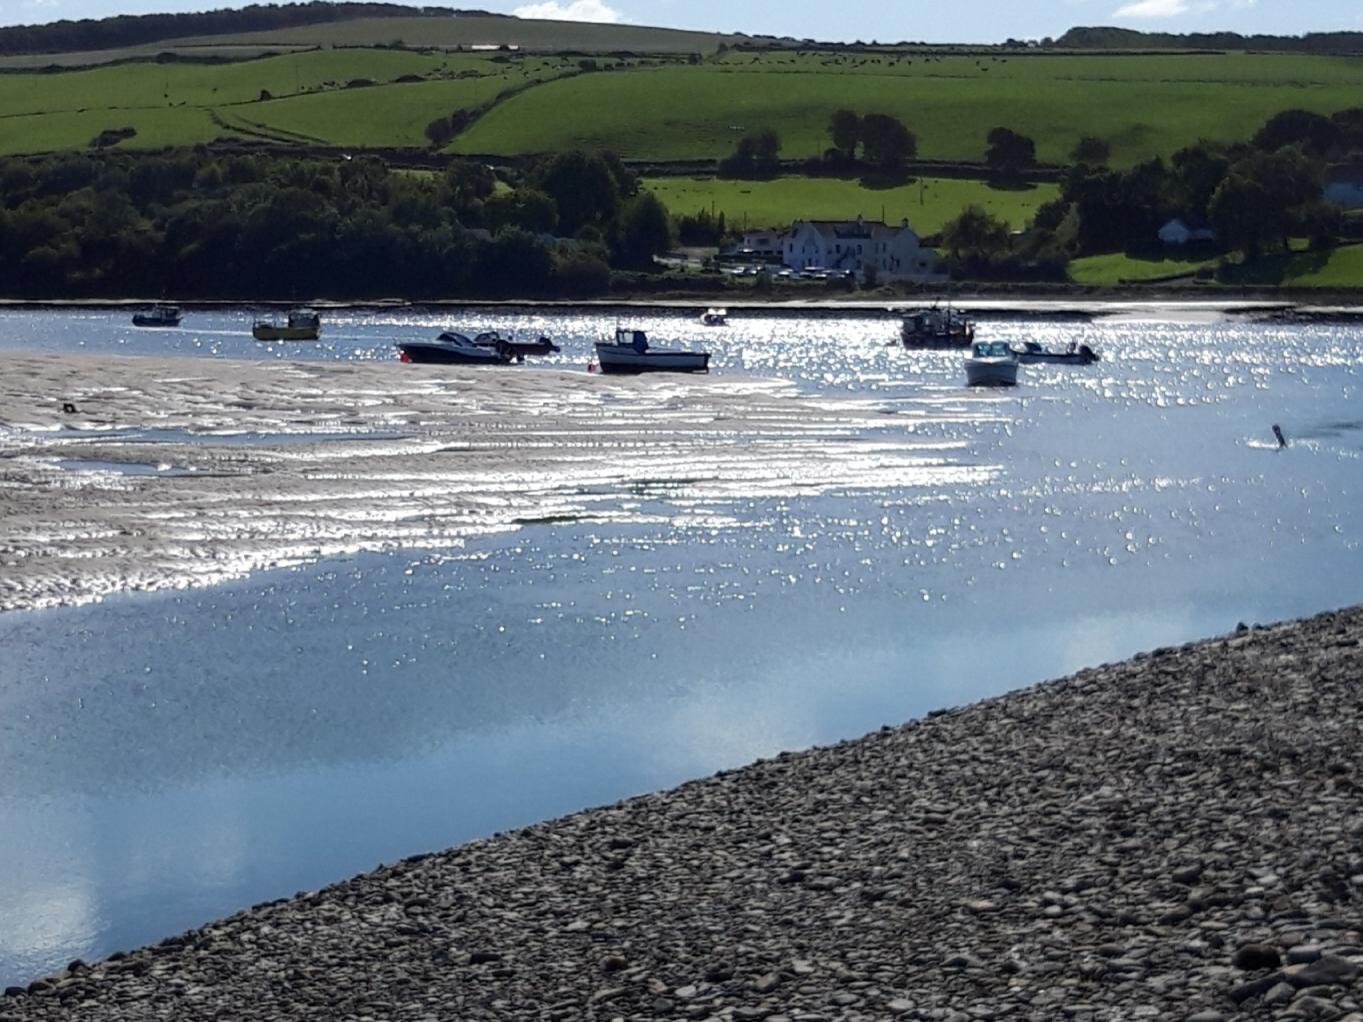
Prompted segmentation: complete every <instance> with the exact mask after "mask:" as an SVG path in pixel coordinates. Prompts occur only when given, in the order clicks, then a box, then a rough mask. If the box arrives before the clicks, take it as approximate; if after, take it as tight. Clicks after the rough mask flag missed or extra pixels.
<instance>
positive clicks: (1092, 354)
mask: <svg viewBox="0 0 1363 1022" xmlns="http://www.w3.org/2000/svg"><path fill="white" fill-rule="evenodd" d="M1013 351H1014V353H1015V354H1016V355H1017V357H1018V361H1019V362H1021V363H1022V364H1023V365H1030V364H1032V363H1043V364H1049V365H1067V366H1086V365H1089V364H1090V363H1092V362H1097V361H1100V360H1101V358H1102V356H1100V355H1099V354H1098V352H1096V351H1094V350H1093V349H1092V348H1090V347H1089V346H1088V345H1087V344H1074V343H1073V342H1071V343H1070V346H1069V348H1068V349H1067V350H1065V351H1047V350H1046V349H1045V348H1043V347H1042V346H1041V345H1040V344H1038V343H1037V342H1036V341H1023V342H1022V346H1021V347H1019V348H1014V349H1013Z"/></svg>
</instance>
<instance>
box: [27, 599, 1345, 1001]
mask: <svg viewBox="0 0 1363 1022" xmlns="http://www.w3.org/2000/svg"><path fill="white" fill-rule="evenodd" d="M1360 639H1363V610H1360V609H1353V610H1348V611H1342V612H1338V613H1329V614H1324V615H1321V616H1318V617H1314V618H1311V619H1308V620H1303V621H1298V622H1293V623H1287V624H1281V625H1275V626H1271V627H1262V628H1261V627H1258V626H1255V627H1246V626H1244V625H1241V626H1239V627H1237V628H1236V630H1235V631H1234V632H1233V633H1231V634H1228V635H1226V636H1224V637H1221V638H1216V639H1212V640H1209V641H1205V642H1201V643H1197V644H1191V645H1187V646H1183V647H1180V648H1165V649H1158V650H1155V651H1153V652H1151V653H1148V654H1142V655H1140V656H1137V657H1135V658H1134V659H1132V660H1130V661H1127V662H1124V663H1120V664H1115V665H1103V666H1100V667H1096V668H1093V669H1088V670H1084V671H1082V672H1080V673H1078V674H1075V675H1073V676H1071V677H1068V678H1064V679H1061V680H1058V681H1052V682H1048V683H1045V684H1041V685H1038V686H1036V687H1034V688H1030V689H1026V690H1022V691H1018V692H1013V693H1010V694H1008V695H1005V696H1001V697H998V698H994V699H991V700H987V701H984V702H980V703H977V704H974V705H971V706H968V707H965V708H961V709H950V710H945V711H942V712H939V713H935V714H932V715H930V716H929V717H928V718H926V719H922V720H917V721H913V722H910V723H908V724H904V725H902V726H898V727H886V728H882V729H881V730H880V731H878V732H875V733H872V734H870V735H867V736H865V737H863V738H860V739H857V740H853V741H848V742H844V743H841V744H838V745H835V746H831V747H827V748H819V749H814V750H810V751H807V752H801V753H793V754H789V753H788V754H782V755H779V756H777V757H775V758H773V759H768V760H764V761H759V762H757V763H754V764H752V765H750V766H748V767H745V768H742V769H738V770H734V771H728V772H724V773H721V774H717V775H715V776H713V777H711V778H709V779H706V780H701V781H696V782H692V783H688V784H685V785H683V786H681V787H679V788H677V789H675V790H672V791H669V792H664V793H660V794H653V795H647V796H643V797H639V798H635V799H632V800H629V801H626V802H622V803H619V804H617V805H613V806H609V807H605V808H599V809H593V810H588V811H585V812H582V813H579V814H576V815H573V816H570V817H566V818H564V819H560V820H556V821H552V822H548V823H544V824H540V825H536V826H532V827H529V828H526V829H524V830H520V831H517V832H514V833H506V834H500V835H497V836H494V837H492V838H490V839H487V840H482V841H478V842H475V843H472V844H468V845H465V846H463V847H460V848H456V849H453V850H450V851H446V852H441V853H438V854H432V855H423V856H416V857H413V858H410V859H407V860H404V861H402V862H399V863H396V864H393V865H386V866H381V867H380V868H378V869H376V870H374V871H373V872H370V873H367V874H365V875H362V876H358V877H355V878H354V879H351V880H348V881H345V882H343V883H339V884H336V885H334V886H331V887H327V888H325V889H322V890H319V891H316V892H313V893H302V894H299V895H298V896H296V897H294V898H292V899H288V900H285V901H281V902H274V903H269V904H263V905H258V906H256V907H254V908H252V909H250V910H249V911H246V912H243V913H240V914H238V915H235V916H232V917H231V918H228V919H224V920H222V921H220V922H216V923H213V924H211V925H208V926H205V927H203V928H201V929H198V930H195V931H192V932H189V933H185V934H183V935H181V936H178V937H173V938H170V939H167V940H165V941H163V942H161V943H160V944H159V945H157V946H155V947H150V948H144V949H141V950H137V951H132V952H129V953H126V954H117V955H114V956H113V957H111V958H110V959H108V960H106V961H102V962H90V963H80V962H76V963H72V965H71V966H70V967H69V968H68V969H67V970H66V971H65V972H64V973H62V974H60V975H54V976H51V977H48V978H45V979H40V980H37V981H35V982H34V983H32V984H30V985H29V986H28V987H26V988H18V987H14V988H10V989H9V990H8V991H7V993H6V996H5V997H4V998H3V999H0V1020H3V1022H27V1020H36V1019H81V1020H82V1022H99V1020H132V1019H137V1020H142V1019H178V1020H194V1019H210V1018H217V1019H243V1020H246V1019H252V1020H254V1019H327V1020H356V1022H364V1020H381V1019H382V1020H398V1019H402V1020H415V1022H435V1020H453V1019H522V1018H523V1019H532V1018H533V1019H617V1018H618V1019H660V1020H661V1019H681V1020H686V1019H696V1020H700V1019H726V1020H727V1019H735V1020H738V1019H766V1020H769V1022H783V1020H792V1022H795V1020H798V1022H818V1020H832V1019H844V1020H849V1022H850V1020H856V1019H891V1018H899V1019H924V1020H942V1022H970V1020H989V1019H1036V1020H1053V1019H1075V1020H1093V1022H1099V1020H1103V1022H1118V1020H1122V1022H1125V1020H1135V1019H1151V1020H1171V1022H1172V1020H1176V1022H1218V1020H1228V1019H1326V1020H1348V1022H1359V1020H1360V1019H1363V1009H1361V1008H1360V1005H1363V979H1360V977H1361V976H1363V913H1360V910H1359V906H1360V904H1363V789H1360V782H1363V777H1360V767H1359V762H1360V760H1359V755H1358V749H1359V747H1360V739H1363V728H1361V727H1360V722H1361V721H1363V683H1361V682H1363V650H1361V649H1360Z"/></svg>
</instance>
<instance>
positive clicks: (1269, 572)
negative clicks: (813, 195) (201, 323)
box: [0, 312, 1363, 983]
mask: <svg viewBox="0 0 1363 1022" xmlns="http://www.w3.org/2000/svg"><path fill="white" fill-rule="evenodd" d="M121 318H122V317H121V314H120V315H118V316H115V315H113V314H108V313H73V314H51V313H44V314H36V313H14V312H11V313H5V314H3V315H0V346H4V345H11V346H13V347H20V348H22V347H27V346H32V347H39V348H43V347H44V346H45V345H46V346H47V347H46V348H45V350H63V351H69V350H77V348H81V346H84V347H83V348H81V350H89V349H90V347H91V346H94V347H96V348H98V350H116V348H117V347H127V346H129V345H132V346H134V347H135V348H137V350H140V351H142V352H143V353H154V352H161V353H164V352H165V351H176V352H179V353H182V354H186V355H194V356H196V357H201V356H234V357H240V356H244V355H249V356H250V357H258V358H275V357H278V356H277V355H276V354H275V353H272V352H262V351H260V350H259V348H260V347H268V346H257V345H256V342H252V341H250V340H249V338H246V339H244V340H243V339H241V338H231V337H229V336H228V335H227V332H226V326H225V325H224V326H223V328H222V329H223V331H224V333H223V334H222V335H221V336H220V335H217V334H213V335H207V334H203V335H199V334H194V333H193V322H194V320H196V319H197V318H198V317H197V316H196V315H194V314H191V316H190V317H187V320H186V330H184V331H180V332H179V333H183V334H185V335H186V336H185V337H174V336H167V334H168V333H171V332H162V331H157V332H151V331H138V332H137V333H136V336H135V337H133V336H130V335H132V333H133V331H132V328H124V327H123V326H122V325H121V324H120V323H119V322H118V320H119V319H121ZM390 318H391V320H392V321H391V322H389V321H384V322H382V323H371V322H370V321H369V320H368V319H367V318H366V317H359V316H357V317H351V319H349V320H347V319H345V318H343V317H340V316H335V317H333V316H328V317H327V319H326V323H327V326H326V331H327V332H326V334H325V335H324V336H327V337H328V338H329V340H328V342H327V343H328V344H332V345H334V346H333V347H331V348H323V349H317V350H315V351H311V352H310V353H309V354H310V355H311V356H315V357H328V358H342V357H344V358H376V357H383V358H388V357H391V337H390V336H387V335H391V334H394V333H398V332H400V331H404V330H408V331H417V330H425V329H429V328H430V327H432V326H436V325H443V326H450V325H455V324H456V320H455V319H454V318H451V319H448V320H439V321H438V322H437V321H436V320H432V319H424V318H422V317H420V316H412V317H405V318H404V317H390ZM221 319H222V320H223V321H224V322H225V323H230V322H231V321H232V319H233V317H231V316H227V315H223V316H222V317H221ZM236 319H238V320H240V321H241V322H243V323H244V322H245V321H246V317H245V316H244V315H239V316H237V317H236ZM352 320H353V322H352ZM477 322H486V323H488V324H489V325H503V326H504V325H506V323H507V322H508V320H507V318H506V317H503V318H502V319H501V320H500V321H497V320H489V319H485V318H482V317H479V318H478V320H477ZM520 322H525V323H527V325H526V326H525V327H520V326H519V323H520ZM638 322H640V323H641V324H642V325H643V326H645V328H647V329H650V330H651V331H652V332H653V334H654V335H655V336H656V337H657V338H658V339H659V340H662V339H672V338H675V339H677V340H679V341H688V342H689V341H701V340H703V341H704V342H706V343H707V344H708V345H709V346H711V347H712V349H713V350H714V351H715V359H714V363H715V364H716V365H717V367H718V369H719V371H720V372H723V373H726V374H745V373H746V374H752V375H768V376H779V377H784V378H787V379H791V380H795V381H796V382H797V383H798V384H799V386H800V388H801V389H802V391H803V392H804V393H806V394H811V395H814V396H815V397H816V398H817V400H818V401H820V402H823V401H827V402H854V403H857V405H858V407H866V408H871V409H873V410H874V411H875V412H876V414H877V415H878V416H880V417H881V420H882V421H883V422H885V423H886V425H884V426H882V427H880V428H878V429H875V430H870V431H868V432H867V434H866V436H865V439H864V443H863V445H862V447H863V448H864V451H862V452H861V453H860V454H859V457H860V458H861V459H863V460H864V461H865V463H866V467H865V469H864V471H863V470H862V469H861V468H859V467H856V466H854V469H855V470H854V471H852V472H851V473H850V476H849V477H850V478H851V479H852V480H853V482H852V483H851V484H843V483H840V484H839V485H838V486H837V487H835V488H832V489H831V490H830V489H824V488H820V487H818V486H811V485H809V481H808V480H807V479H803V478H802V477H801V476H800V473H799V472H798V471H794V470H792V472H791V478H790V480H789V482H788V484H786V485H785V486H784V487H783V486H782V485H781V483H780V480H779V479H768V480H767V481H766V482H765V483H764V484H763V486H762V487H760V488H757V489H751V488H750V489H747V490H745V489H744V488H743V487H742V486H734V487H731V488H727V489H726V488H715V487H708V486H702V485H699V484H695V485H688V484H686V483H667V484H665V485H664V484H661V483H660V484H657V485H653V484H649V483H648V482H647V481H646V480H645V481H641V482H640V483H639V484H638V485H636V486H634V487H632V488H628V489H626V490H625V491H622V492H612V493H609V494H603V495H600V497H601V500H602V502H603V506H604V505H606V504H608V505H609V513H606V512H605V511H604V510H603V511H601V513H599V514H598V516H597V518H596V520H594V521H575V522H567V523H561V524H538V525H532V526H528V527H525V528H522V529H520V530H518V531H515V532H513V533H509V534H506V535H502V536H499V537H491V538H487V539H485V540H481V541H479V542H476V543H473V544H470V545H469V546H468V547H467V548H465V549H464V550H462V551H458V552H454V553H450V552H429V551H421V550H405V551H393V552H388V553H376V554H364V555H359V556H354V557H348V558H344V559H334V560H328V561H325V562H322V563H319V564H315V565H309V566H305V567H300V568H296V569H291V570H287V571H276V572H270V573H263V574H259V575H256V576H254V577H252V578H250V579H248V580H246V581H244V582H237V583H231V584H227V585H221V586H217V587H213V588H207V589H201V590H194V591H188V592H181V593H163V594H153V595H130V596H120V597H116V598H112V599H109V600H106V601H104V602H103V603H100V604H97V605H93V606H86V607H79V608H64V609H55V610H44V611H32V612H18V613H11V614H7V615H4V616H0V819H2V820H3V821H4V826H3V829H0V906H3V911H0V982H4V983H8V982H18V981H22V980H26V979H29V978H32V977H33V976H35V975H38V974H40V973H43V972H46V971H50V970H52V969H55V968H59V967H60V966H62V965H64V964H65V963H66V962H67V961H69V960H70V959H72V958H75V957H83V958H87V959H88V958H93V957H98V956H101V955H104V954H107V953H109V952H111V951H113V950H116V949H118V948H127V947H131V946H135V945H137V944H140V943H144V942H148V941H153V940H156V939H159V938H160V937H163V936H165V935H167V934H169V933H173V932H177V931H179V930H181V929H184V928H186V927H189V926H192V925H195V924H198V923H201V922H204V921H206V920H208V919H210V918H213V917H215V916H218V915H222V914H225V913H228V912H231V911H235V910H237V909H239V908H242V907H244V906H246V905H249V904H251V903H253V902H256V901H260V900H264V899H267V898H273V897H279V896H282V895H287V894H290V893H292V892H294V891H295V890H298V889H308V888H315V887H317V886H320V885H321V884H324V883H326V882H328V881H331V880H334V879H338V878H340V877H342V876H345V875H348V874H350V873H352V872H354V871H357V870H361V869H365V868H369V867H372V866H374V865H375V864H377V863H378V862H380V861H391V860H393V859H396V858H398V857H401V856H404V855H408V854H412V853H414V852H419V851H423V850H429V849H434V848H439V847H444V846H447V845H450V844H455V843H458V842H461V841H464V840H468V839H470V838H473V837H476V836H479V835H484V834H488V833H491V832H494V831H496V830H500V829H505V828H509V827H513V826H516V825H518V824H523V823H526V822H530V821H533V820H537V819H542V818H545V817H548V816H552V815H556V814H560V813H564V812H571V811H573V810H576V809H579V808H582V807H584V806H588V805H593V804H598V803H602V802H606V801H610V800H613V799H616V798H619V797H623V796H625V795H628V794H631V793H635V792H639V791H644V790H650V789H654V788H658V787H661V786H665V785H669V784H672V783H675V782H677V781H680V780H682V779H685V778H688V777H694V776H700V775H704V774H707V773H709V772H712V771H714V770H715V769H719V768H721V767H728V766H733V765H737V764H741V763H744V762H747V761H750V760H751V759H753V758H755V757H758V756H763V755H769V754H772V753H774V752H776V751H778V750H780V749H785V748H796V747H802V746H807V745H810V744H814V743H822V742H828V741H834V740H837V739H839V738H843V737H850V736H854V735H856V734H859V733H862V732H864V731H866V730H869V729H872V728H875V727H877V726H879V725H881V724H883V723H893V722H898V721H901V720H904V719H907V718H910V717H913V716H917V715H920V714H922V713H924V712H927V711H928V710H931V709H933V708H936V707H940V706H943V705H952V704H960V703H964V702H968V701H970V700H973V699H976V698H979V697H982V696H985V695H989V694H992V693H997V692H1001V691H1004V690H1006V689H1008V688H1012V687H1016V686H1018V685H1023V684H1028V683H1031V682H1034V681H1038V680H1041V679H1043V678H1047V677H1053V676H1056V675H1058V674H1062V673H1065V672H1068V671H1071V670H1074V669H1077V668H1079V667H1082V666H1085V665H1091V664H1096V663H1100V662H1103V661H1108V660H1115V659H1119V658H1121V657H1124V656H1127V655H1129V654H1131V653H1133V652H1136V651H1138V650H1140V649H1147V648H1150V647H1153V646H1157V645H1164V644H1169V643H1175V642H1180V641H1184V640H1188V639H1193V638H1197V637H1201V636H1204V635H1208V634H1216V633H1222V632H1226V631H1229V630H1231V629H1233V628H1234V627H1235V625H1236V624H1237V623H1238V622H1239V621H1246V622H1253V621H1268V620H1275V619H1278V618H1282V617H1289V616H1295V615H1300V614H1307V613H1312V612H1315V611H1319V610H1324V609H1328V608H1332V607H1336V606H1340V605H1344V604H1348V603H1353V602H1358V601H1359V600H1361V599H1363V581H1361V580H1363V571H1361V570H1360V569H1363V554H1361V553H1360V542H1363V500H1360V497H1363V387H1361V384H1363V368H1361V367H1363V332H1361V331H1360V330H1358V329H1357V328H1349V327H1331V326H1312V327H1290V328H1289V327H1278V326H1269V325H1255V324H1244V323H1215V324H1177V323H1162V322H1156V321H1141V320H1140V319H1138V318H1127V319H1124V320H1122V321H1118V322H1107V323H1097V324H1093V325H1084V324H1060V323H1039V324H1026V323H1017V322H1012V323H1003V322H999V323H985V324H983V325H982V328H981V331H982V334H983V333H984V332H986V331H987V332H988V333H989V335H990V336H998V337H1006V338H1018V339H1020V338H1022V337H1024V336H1025V337H1031V338H1035V339H1038V340H1041V341H1042V342H1043V343H1045V344H1047V345H1048V346H1049V345H1063V344H1065V343H1068V341H1070V340H1076V341H1082V342H1084V343H1089V344H1091V345H1092V346H1094V347H1095V348H1098V349H1099V350H1101V351H1102V352H1103V354H1104V361H1103V362H1102V363H1100V364H1098V365H1096V366H1092V367H1087V368H1073V367H1050V366H1029V367H1023V370H1022V378H1023V380H1024V383H1023V385H1022V386H1021V387H1019V388H1018V389H1017V390H1016V391H1012V392H1003V393H999V392H995V393H987V394H977V393H971V392H967V391H965V390H964V388H962V387H961V386H960V376H961V372H960V365H959V359H960V356H959V354H949V353H919V352H905V351H902V350H899V349H896V348H893V347H891V346H889V345H887V343H886V342H887V341H889V340H890V339H891V337H892V333H893V329H892V324H890V323H888V322H882V323H876V322H874V321H870V320H866V319H855V320H815V319H810V320H801V319H778V318H755V319H752V320H749V321H744V320H736V321H735V322H734V325H733V326H731V327H729V328H727V329H725V330H714V329H710V330H707V329H706V328H703V327H700V326H699V325H693V324H691V323H690V322H688V321H686V320H684V319H682V318H681V317H677V316H673V317H669V316H653V317H645V318H642V319H640V320H639V321H638ZM469 325H472V324H469ZM516 325H517V326H518V332H524V333H532V332H539V331H543V332H546V333H550V334H551V335H552V336H554V337H555V339H556V340H558V341H559V343H561V344H563V346H564V351H563V352H562V353H561V355H560V356H557V358H558V360H559V364H561V365H564V366H573V367H576V368H581V367H582V366H583V365H584V364H585V362H586V359H587V358H588V357H589V355H590V341H591V340H592V339H593V338H594V337H595V336H598V335H599V334H601V333H603V332H605V331H606V330H609V329H610V328H611V327H612V325H613V320H606V319H592V318H590V317H579V316H566V315H565V316H540V317H528V318H526V319H524V320H518V321H517V324H516ZM190 337H197V338H198V340H197V341H192V340H190V339H189V338H190ZM210 337H211V338H217V339H209V338H210ZM16 338H19V339H16ZM22 338H28V339H29V341H28V342H27V343H26V342H25V341H23V340H22ZM119 338H124V340H121V341H120V340H119ZM234 345H235V347H234ZM158 346H159V347H158ZM290 350H292V349H290ZM414 369H415V370H417V371H420V370H419V367H395V370H398V371H407V370H414ZM499 371H504V372H535V371H536V370H535V368H534V367H533V366H531V365H529V364H527V365H526V366H524V367H518V368H513V369H506V370H499ZM1274 423H1278V424H1280V425H1281V426H1282V428H1283V431H1284V432H1285V434H1286V435H1287V437H1288V438H1289V440H1290V441H1291V446H1290V447H1289V448H1288V449H1287V450H1285V451H1279V450H1277V449H1276V447H1277V445H1276V441H1274V439H1273V437H1272V432H1271V427H1272V425H1273V424H1274ZM145 439H146V445H147V448H148V454H147V457H146V459H145V460H146V462H147V463H148V464H151V465H159V464H160V462H159V460H158V459H157V457H156V456H155V445H156V437H147V438H145ZM923 441H930V442H931V444H932V447H933V449H934V451H935V454H934V457H935V458H937V459H938V460H939V462H940V466H939V467H940V468H942V469H943V471H937V472H934V473H932V474H931V475H930V476H928V477H925V478H924V479H917V478H915V477H913V476H912V475H906V476H904V477H902V478H900V477H890V480H889V481H887V477H886V476H885V474H884V473H883V472H882V471H880V470H879V469H880V468H881V467H883V466H881V464H880V463H881V461H882V460H883V459H885V458H888V457H889V456H890V455H891V454H892V453H894V452H895V451H896V449H897V448H898V447H899V446H900V445H902V444H905V443H909V442H912V443H914V444H918V443H921V442H923ZM243 442H249V441H243ZM858 478H864V479H866V480H874V485H856V484H855V480H856V479H858Z"/></svg>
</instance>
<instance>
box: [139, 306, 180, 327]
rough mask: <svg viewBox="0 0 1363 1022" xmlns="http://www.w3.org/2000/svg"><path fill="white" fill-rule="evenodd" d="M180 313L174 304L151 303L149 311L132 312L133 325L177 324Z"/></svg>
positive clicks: (178, 323)
mask: <svg viewBox="0 0 1363 1022" xmlns="http://www.w3.org/2000/svg"><path fill="white" fill-rule="evenodd" d="M180 319H181V313H180V309H179V307H178V306H175V305H153V306H152V307H151V311H150V312H134V313H133V326H179V325H180Z"/></svg>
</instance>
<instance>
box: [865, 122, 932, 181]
mask: <svg viewBox="0 0 1363 1022" xmlns="http://www.w3.org/2000/svg"><path fill="white" fill-rule="evenodd" d="M861 146H862V153H863V155H864V156H865V158H866V162H867V163H870V164H872V165H873V166H875V167H876V168H877V169H879V170H882V171H884V172H885V173H887V174H892V173H895V172H897V171H901V170H903V169H904V163H905V161H907V160H911V159H912V158H913V157H914V156H916V155H917V153H918V139H917V138H916V137H914V134H913V132H911V131H910V130H909V129H908V128H906V127H904V123H903V122H902V121H901V120H899V118H897V117H891V116H890V115H889V114H867V115H866V116H865V117H863V118H862V119H861Z"/></svg>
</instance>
